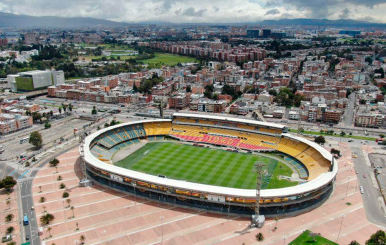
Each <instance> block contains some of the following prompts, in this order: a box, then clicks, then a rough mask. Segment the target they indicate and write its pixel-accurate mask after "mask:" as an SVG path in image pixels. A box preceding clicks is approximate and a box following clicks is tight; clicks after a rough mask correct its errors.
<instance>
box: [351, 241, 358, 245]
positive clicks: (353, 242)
mask: <svg viewBox="0 0 386 245" xmlns="http://www.w3.org/2000/svg"><path fill="white" fill-rule="evenodd" d="M349 245H360V244H359V242H357V241H355V240H354V241H351V242H350V244H349Z"/></svg>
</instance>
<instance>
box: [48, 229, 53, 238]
mask: <svg viewBox="0 0 386 245" xmlns="http://www.w3.org/2000/svg"><path fill="white" fill-rule="evenodd" d="M51 230H52V228H51V227H48V228H47V231H48V233H50V237H52V235H51Z"/></svg>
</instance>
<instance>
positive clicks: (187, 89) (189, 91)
mask: <svg viewBox="0 0 386 245" xmlns="http://www.w3.org/2000/svg"><path fill="white" fill-rule="evenodd" d="M186 92H187V93H191V92H192V87H191V86H190V85H188V86H186Z"/></svg>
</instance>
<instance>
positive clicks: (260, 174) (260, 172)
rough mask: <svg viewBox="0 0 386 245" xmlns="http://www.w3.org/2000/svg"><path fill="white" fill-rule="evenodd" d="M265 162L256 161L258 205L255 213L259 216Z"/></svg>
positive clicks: (254, 170)
mask: <svg viewBox="0 0 386 245" xmlns="http://www.w3.org/2000/svg"><path fill="white" fill-rule="evenodd" d="M264 166H265V165H264V162H256V163H255V165H254V169H253V172H254V173H257V176H256V179H257V181H256V205H255V215H256V217H259V215H260V199H261V198H260V192H261V184H262V181H263V172H264Z"/></svg>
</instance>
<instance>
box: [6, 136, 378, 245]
mask: <svg viewBox="0 0 386 245" xmlns="http://www.w3.org/2000/svg"><path fill="white" fill-rule="evenodd" d="M339 148H340V149H341V151H342V153H343V157H342V158H341V159H340V160H339V167H340V169H339V173H338V176H337V180H336V188H335V190H334V192H333V194H332V196H331V198H330V199H329V200H328V201H327V202H326V203H324V204H323V205H322V206H321V207H319V208H317V209H316V210H314V211H311V212H309V213H306V214H302V215H299V216H297V217H292V218H286V219H282V220H279V221H278V223H277V227H278V229H277V230H276V231H273V228H274V227H275V221H274V220H267V222H266V224H265V226H264V227H263V228H262V229H261V230H257V229H252V230H250V232H249V233H247V234H244V235H240V233H239V231H241V230H243V229H244V228H245V227H247V226H248V225H249V223H250V221H249V219H245V218H236V217H233V218H232V217H231V219H230V220H228V219H227V217H226V216H223V215H217V214H210V213H206V212H204V211H197V210H189V209H184V208H177V207H172V206H169V205H166V204H160V203H157V202H153V201H149V200H143V199H140V198H137V200H136V201H137V202H135V198H134V197H132V196H130V195H126V194H123V193H119V192H116V191H112V190H109V189H106V188H104V187H101V186H98V185H95V186H93V187H87V188H80V187H78V181H79V179H80V178H81V172H80V169H79V160H78V157H79V153H78V149H73V150H71V151H69V152H68V153H67V154H63V155H61V156H60V157H59V160H60V164H59V167H58V173H56V169H55V168H52V167H49V166H48V165H47V166H46V167H45V168H44V169H42V170H41V171H40V172H39V173H38V175H37V176H36V178H35V180H34V184H33V195H34V202H35V207H36V213H37V218H39V217H40V216H41V215H42V214H43V212H44V209H45V210H46V211H48V212H49V213H52V214H53V215H54V216H55V220H54V222H53V223H52V224H51V225H50V227H51V228H52V230H51V232H50V233H51V235H52V237H50V234H49V232H48V231H47V227H45V228H44V233H43V235H42V236H41V239H42V240H43V241H44V242H45V244H49V245H51V244H52V243H55V244H56V245H64V244H66V245H67V244H77V243H79V238H80V236H81V235H84V236H85V238H86V244H106V245H107V244H109V245H110V244H157V243H161V240H162V239H163V244H184V245H189V244H232V245H233V244H240V245H241V244H243V243H245V244H257V242H256V239H255V235H256V233H258V232H262V233H263V234H264V236H265V238H266V239H265V241H264V243H259V244H288V243H289V242H290V241H292V240H293V239H295V238H296V237H297V236H298V235H299V234H300V233H301V232H302V231H303V230H305V229H310V230H312V231H314V232H319V233H321V234H322V235H323V236H325V237H326V238H328V239H330V240H333V241H337V242H338V243H339V244H348V243H349V242H351V241H352V240H357V241H358V242H359V243H361V244H364V242H365V240H366V239H367V238H368V237H369V236H370V235H371V234H372V233H374V232H375V231H376V230H377V229H378V227H377V226H375V225H373V224H371V223H369V222H368V221H367V219H366V215H365V211H364V208H363V203H362V197H361V194H360V192H359V191H358V190H357V189H358V187H357V179H356V174H355V171H354V169H353V167H352V166H353V164H352V162H351V160H352V159H351V151H350V148H349V146H348V145H347V144H345V143H340V144H339ZM59 175H60V176H62V178H63V180H62V181H57V177H58V176H59ZM60 183H64V184H65V185H66V188H68V192H69V193H70V197H69V198H70V199H71V206H74V210H73V213H74V214H73V213H72V211H71V210H70V208H68V207H67V206H68V204H67V203H66V202H65V199H63V198H62V193H63V190H59V185H60ZM39 186H41V190H42V192H41V193H40V188H39ZM42 196H43V197H45V198H46V202H45V203H39V199H40V197H42ZM348 204H350V205H348ZM1 207H2V206H0V208H1ZM43 207H44V208H43ZM342 215H344V217H343V218H342ZM161 217H163V220H161ZM77 224H78V226H77ZM77 227H78V228H79V230H77ZM340 227H341V232H340V235H339V239H338V233H339V230H340V229H339V228H340ZM1 228H3V227H1Z"/></svg>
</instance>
